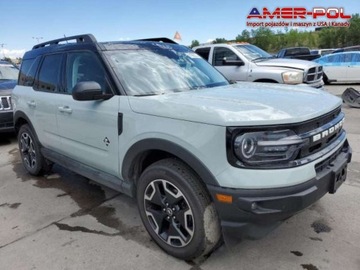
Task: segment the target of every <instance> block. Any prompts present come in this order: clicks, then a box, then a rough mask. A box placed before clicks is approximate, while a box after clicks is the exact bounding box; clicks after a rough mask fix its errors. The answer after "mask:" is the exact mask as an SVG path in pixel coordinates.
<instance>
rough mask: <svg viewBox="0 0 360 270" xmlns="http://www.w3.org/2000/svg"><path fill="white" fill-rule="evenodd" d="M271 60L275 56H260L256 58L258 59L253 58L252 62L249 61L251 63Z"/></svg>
mask: <svg viewBox="0 0 360 270" xmlns="http://www.w3.org/2000/svg"><path fill="white" fill-rule="evenodd" d="M273 58H275V56H261V57H258V58H255V59H253V60H251V61H253V62H254V61H259V60H266V59H273Z"/></svg>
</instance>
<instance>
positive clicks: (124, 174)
mask: <svg viewBox="0 0 360 270" xmlns="http://www.w3.org/2000/svg"><path fill="white" fill-rule="evenodd" d="M13 104H14V121H15V128H16V131H17V134H18V143H19V148H20V154H21V158H22V161H23V164H24V167H25V168H26V170H27V171H28V172H29V173H30V174H32V175H39V174H41V173H44V172H47V171H49V170H50V169H51V165H52V163H53V162H55V163H58V164H61V165H62V166H64V167H66V168H68V169H70V170H72V171H74V172H76V173H79V174H81V175H83V176H85V177H88V178H89V179H92V180H94V181H97V182H99V183H101V184H103V185H106V186H108V187H111V188H114V189H116V190H118V191H121V192H123V193H125V194H127V195H129V196H132V197H135V198H136V200H137V204H138V208H139V212H140V216H141V218H142V221H143V223H144V226H145V228H146V229H147V231H148V233H149V234H150V236H151V237H152V238H153V239H154V241H155V242H156V243H157V244H158V245H159V246H160V247H161V248H162V249H164V250H165V251H166V252H167V253H169V254H171V255H173V256H175V257H178V258H181V259H186V260H189V259H193V258H196V257H199V256H202V255H204V254H207V253H209V252H211V251H212V250H213V249H214V247H215V246H216V245H217V243H218V242H219V241H220V240H221V235H222V234H224V235H235V236H238V237H239V238H254V237H260V236H262V235H263V234H264V233H265V232H268V231H269V230H271V229H272V228H274V227H275V226H276V225H277V224H279V223H280V222H281V221H283V220H285V219H287V218H289V217H290V216H292V215H294V214H295V213H296V212H299V211H301V210H303V209H304V208H306V207H308V206H309V205H311V204H312V203H314V202H315V201H317V200H319V199H320V198H321V197H322V196H323V195H325V194H326V193H335V191H336V190H337V189H338V188H339V186H340V185H341V184H342V183H343V182H344V181H345V178H346V170H347V164H348V162H350V159H351V148H350V146H349V144H348V142H347V139H346V133H345V131H344V129H343V122H344V113H342V112H341V100H340V99H339V98H338V97H336V96H333V95H330V94H328V93H326V92H324V91H321V90H318V89H314V88H311V87H297V86H286V85H275V84H264V83H238V84H229V83H228V81H227V80H226V79H225V78H224V77H223V76H222V75H221V74H220V73H219V72H218V71H216V70H215V69H214V68H213V67H212V66H211V65H210V64H209V63H207V62H206V61H205V60H204V59H202V58H201V57H200V56H198V55H197V54H196V53H194V52H193V51H191V50H190V49H188V48H186V47H184V46H180V45H178V44H176V43H174V42H172V41H171V40H167V39H163V38H159V39H148V40H135V41H126V42H125V41H124V42H97V41H96V39H95V38H94V37H93V36H92V35H89V34H87V35H81V36H73V37H68V38H62V39H57V40H52V41H48V42H45V43H42V44H38V45H36V46H34V47H33V49H32V50H30V51H28V52H26V53H25V55H24V58H23V63H22V65H21V70H20V76H19V81H18V86H16V88H15V90H14V92H13Z"/></svg>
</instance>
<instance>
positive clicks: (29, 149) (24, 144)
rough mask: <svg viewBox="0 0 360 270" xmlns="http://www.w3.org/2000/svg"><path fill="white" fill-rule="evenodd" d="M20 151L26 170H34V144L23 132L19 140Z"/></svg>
mask: <svg viewBox="0 0 360 270" xmlns="http://www.w3.org/2000/svg"><path fill="white" fill-rule="evenodd" d="M20 151H21V153H22V157H23V160H24V162H25V164H26V166H27V167H28V168H32V169H33V168H35V166H36V151H35V147H34V142H33V140H32V138H31V136H30V135H29V134H28V133H26V132H24V133H22V134H21V139H20Z"/></svg>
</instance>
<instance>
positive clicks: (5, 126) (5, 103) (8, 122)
mask: <svg viewBox="0 0 360 270" xmlns="http://www.w3.org/2000/svg"><path fill="white" fill-rule="evenodd" d="M18 76H19V70H18V69H17V68H16V67H15V66H14V65H12V64H11V63H9V62H7V61H1V60H0V132H9V131H13V130H14V124H13V108H12V104H11V92H12V90H13V88H14V87H15V85H16V83H17V79H18Z"/></svg>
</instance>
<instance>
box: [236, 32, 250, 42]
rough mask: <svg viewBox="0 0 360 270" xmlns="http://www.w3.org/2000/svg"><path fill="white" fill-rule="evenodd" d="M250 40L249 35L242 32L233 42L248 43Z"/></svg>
mask: <svg viewBox="0 0 360 270" xmlns="http://www.w3.org/2000/svg"><path fill="white" fill-rule="evenodd" d="M250 40H251V35H250V32H249V31H248V30H246V29H245V30H243V31H242V32H241V34H240V35H237V36H236V38H235V41H237V42H249V41H250Z"/></svg>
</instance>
